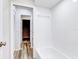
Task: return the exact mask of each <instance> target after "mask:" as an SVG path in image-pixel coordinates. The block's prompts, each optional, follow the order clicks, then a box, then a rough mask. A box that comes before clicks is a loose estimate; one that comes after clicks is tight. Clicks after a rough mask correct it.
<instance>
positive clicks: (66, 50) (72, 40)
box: [51, 0, 78, 59]
mask: <svg viewBox="0 0 79 59" xmlns="http://www.w3.org/2000/svg"><path fill="white" fill-rule="evenodd" d="M77 8H78V6H77V2H73V1H72V0H64V1H62V2H61V3H59V4H57V5H56V6H55V7H54V8H52V22H51V23H52V31H53V32H52V33H53V35H52V36H53V39H52V43H53V46H54V47H55V48H56V49H58V50H59V51H61V52H62V54H65V56H66V57H68V58H70V59H77V53H78V51H77V49H78V46H77V44H78V38H77V35H78V33H77V32H78V31H77V24H78V23H77V22H78V19H77V17H78V14H77V13H78V11H77V10H78V9H77Z"/></svg>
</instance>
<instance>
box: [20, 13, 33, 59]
mask: <svg viewBox="0 0 79 59" xmlns="http://www.w3.org/2000/svg"><path fill="white" fill-rule="evenodd" d="M21 19H22V46H21V48H23V51H25V52H26V53H24V55H27V56H24V58H25V59H26V58H27V59H32V58H33V48H32V47H31V44H32V43H31V30H30V29H31V17H30V16H26V15H22V16H21Z"/></svg>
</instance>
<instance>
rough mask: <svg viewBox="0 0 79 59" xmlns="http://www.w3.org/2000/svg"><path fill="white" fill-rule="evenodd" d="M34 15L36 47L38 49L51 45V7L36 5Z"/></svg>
mask: <svg viewBox="0 0 79 59" xmlns="http://www.w3.org/2000/svg"><path fill="white" fill-rule="evenodd" d="M34 17H35V19H34V20H33V22H34V25H33V29H34V32H33V33H34V35H33V36H34V47H35V48H37V49H39V48H47V47H51V46H52V42H51V40H52V35H51V34H52V31H51V12H50V9H47V8H42V7H36V10H35V16H34Z"/></svg>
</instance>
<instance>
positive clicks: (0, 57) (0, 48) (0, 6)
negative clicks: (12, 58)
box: [0, 0, 3, 59]
mask: <svg viewBox="0 0 79 59" xmlns="http://www.w3.org/2000/svg"><path fill="white" fill-rule="evenodd" d="M2 5H3V2H2V0H0V43H1V42H2V40H3V33H2V32H3V31H2ZM2 53H3V47H2V46H1V45H0V59H2V55H3V54H2Z"/></svg>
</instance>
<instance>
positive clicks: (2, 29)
mask: <svg viewBox="0 0 79 59" xmlns="http://www.w3.org/2000/svg"><path fill="white" fill-rule="evenodd" d="M8 10H9V1H8V0H0V59H10V44H9V43H10V40H9V39H10V27H9V25H10V22H9V20H10V19H9V17H10V16H9V12H8Z"/></svg>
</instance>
